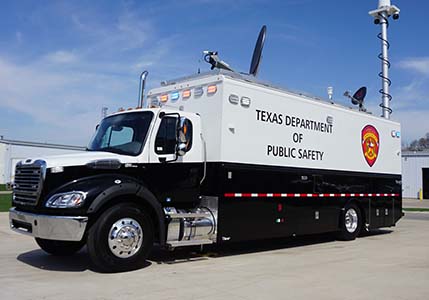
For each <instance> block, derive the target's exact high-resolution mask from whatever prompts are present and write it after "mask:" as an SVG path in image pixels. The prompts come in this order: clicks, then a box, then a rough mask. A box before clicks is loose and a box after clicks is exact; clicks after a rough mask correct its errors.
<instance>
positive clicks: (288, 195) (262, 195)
mask: <svg viewBox="0 0 429 300" xmlns="http://www.w3.org/2000/svg"><path fill="white" fill-rule="evenodd" d="M398 196H399V194H374V193H369V194H350V193H347V194H338V193H336V194H334V193H331V194H311V193H307V194H303V193H225V194H224V197H226V198H234V197H235V198H240V197H248V198H250V197H251V198H268V197H270V198H271V197H273V198H312V197H330V198H332V197H398Z"/></svg>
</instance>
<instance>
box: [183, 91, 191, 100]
mask: <svg viewBox="0 0 429 300" xmlns="http://www.w3.org/2000/svg"><path fill="white" fill-rule="evenodd" d="M189 97H191V90H184V91H183V93H182V98H183V100H185V99H188V98H189Z"/></svg>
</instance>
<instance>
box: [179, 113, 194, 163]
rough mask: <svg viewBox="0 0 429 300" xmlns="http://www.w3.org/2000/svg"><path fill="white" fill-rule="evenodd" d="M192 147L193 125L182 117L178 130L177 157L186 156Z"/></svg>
mask: <svg viewBox="0 0 429 300" xmlns="http://www.w3.org/2000/svg"><path fill="white" fill-rule="evenodd" d="M191 147H192V123H191V121H190V120H189V119H187V118H185V117H180V119H179V122H178V129H177V150H176V152H177V155H179V156H184V155H185V154H186V152H188V151H189V150H190V149H191Z"/></svg>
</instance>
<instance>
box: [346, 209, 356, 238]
mask: <svg viewBox="0 0 429 300" xmlns="http://www.w3.org/2000/svg"><path fill="white" fill-rule="evenodd" d="M345 224H346V229H347V231H348V232H350V233H353V232H355V231H356V228H357V226H358V215H357V212H356V210H355V209H354V208H349V209H348V210H347V212H346V215H345Z"/></svg>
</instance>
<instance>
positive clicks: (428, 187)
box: [422, 168, 429, 199]
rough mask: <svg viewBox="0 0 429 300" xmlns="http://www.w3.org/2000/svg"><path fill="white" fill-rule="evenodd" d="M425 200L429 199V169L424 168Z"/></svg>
mask: <svg viewBox="0 0 429 300" xmlns="http://www.w3.org/2000/svg"><path fill="white" fill-rule="evenodd" d="M422 179H423V184H422V186H423V198H424V199H429V168H422Z"/></svg>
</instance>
